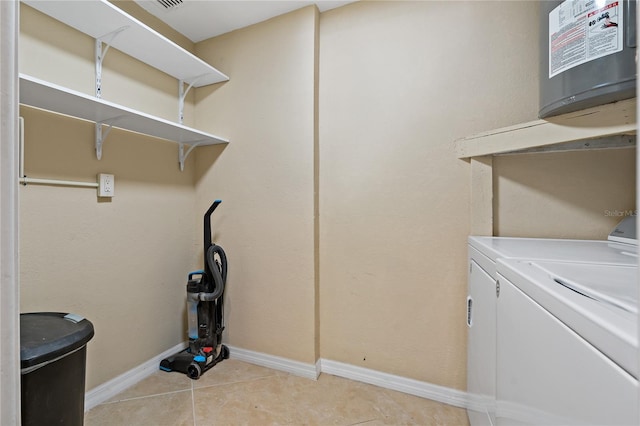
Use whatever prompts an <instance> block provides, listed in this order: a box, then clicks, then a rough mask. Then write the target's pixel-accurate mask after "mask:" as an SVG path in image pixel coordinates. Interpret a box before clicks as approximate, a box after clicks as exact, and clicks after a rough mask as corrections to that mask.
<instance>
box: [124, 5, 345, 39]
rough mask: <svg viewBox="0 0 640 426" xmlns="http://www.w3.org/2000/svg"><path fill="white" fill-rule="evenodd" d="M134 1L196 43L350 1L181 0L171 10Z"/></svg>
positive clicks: (323, 9) (321, 10)
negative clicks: (306, 9) (305, 9)
mask: <svg viewBox="0 0 640 426" xmlns="http://www.w3.org/2000/svg"><path fill="white" fill-rule="evenodd" d="M135 1H136V3H138V4H139V5H140V6H142V7H143V8H144V9H146V10H147V11H148V12H149V13H151V14H153V15H155V16H156V17H158V18H159V19H160V20H162V21H163V22H165V23H167V24H168V25H169V26H171V27H172V28H174V29H175V30H176V31H178V32H179V33H181V34H183V35H185V36H186V37H188V38H189V39H190V40H191V41H193V42H194V43H197V42H199V41H202V40H206V39H208V38H211V37H214V36H217V35H220V34H224V33H227V32H229V31H233V30H235V29H238V28H243V27H246V26H249V25H252V24H255V23H258V22H262V21H265V20H267V19H269V18H273V17H274V16H278V15H282V14H283V13H287V12H291V11H292V10H296V9H299V8H301V7H304V6H308V5H310V4H314V3H315V4H316V5H317V6H318V9H320V12H324V11H325V10H329V9H333V8H336V7H339V6H343V5H345V4H347V3H351V2H352V1H353V0H351V1H333V0H316V1H305V0H280V1H273V0H182V4H180V5H179V6H177V7H172V8H170V9H166V8H165V7H164V6H162V5H161V4H160V3H159V2H158V0H135ZM169 1H171V0H169ZM165 2H166V0H165ZM178 2H179V0H178Z"/></svg>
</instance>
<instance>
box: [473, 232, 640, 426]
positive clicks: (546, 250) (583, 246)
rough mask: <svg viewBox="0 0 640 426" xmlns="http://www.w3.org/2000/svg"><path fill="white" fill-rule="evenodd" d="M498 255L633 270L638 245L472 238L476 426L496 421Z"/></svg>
mask: <svg viewBox="0 0 640 426" xmlns="http://www.w3.org/2000/svg"><path fill="white" fill-rule="evenodd" d="M499 259H523V260H534V259H537V260H549V261H570V262H575V263H577V264H589V263H595V264H602V265H620V266H627V267H632V268H635V267H636V264H637V247H636V246H634V245H629V244H621V243H615V242H608V241H585V240H562V239H539V238H501V237H469V286H468V297H467V325H468V327H469V328H468V357H467V391H468V394H469V410H468V413H469V419H470V422H471V424H472V425H473V426H476V425H485V424H489V425H490V424H496V423H498V420H499V417H500V414H501V413H499V412H498V404H497V399H496V396H497V394H498V392H497V378H498V368H499V367H501V366H499V365H498V364H497V350H498V338H497V331H498V322H499V318H498V312H497V300H498V298H497V287H498V285H497V284H498V273H497V267H498V261H499Z"/></svg>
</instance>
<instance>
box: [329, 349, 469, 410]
mask: <svg viewBox="0 0 640 426" xmlns="http://www.w3.org/2000/svg"><path fill="white" fill-rule="evenodd" d="M320 371H322V372H323V373H327V374H332V375H334V376H340V377H344V378H345V379H350V380H356V381H358V382H364V383H369V384H371V385H375V386H380V387H383V388H386V389H391V390H395V391H399V392H404V393H408V394H410V395H415V396H420V397H422V398H428V399H431V400H433V401H438V402H443V403H445V404H449V405H453V406H456V407H462V408H468V401H469V399H468V396H467V392H464V391H460V390H457V389H452V388H448V387H444V386H439V385H434V384H433V383H428V382H421V381H419V380H414V379H409V378H406V377H402V376H396V375H393V374H388V373H382V372H380V371H376V370H370V369H368V368H362V367H358V366H355V365H350V364H345V363H342V362H337V361H331V360H328V359H320Z"/></svg>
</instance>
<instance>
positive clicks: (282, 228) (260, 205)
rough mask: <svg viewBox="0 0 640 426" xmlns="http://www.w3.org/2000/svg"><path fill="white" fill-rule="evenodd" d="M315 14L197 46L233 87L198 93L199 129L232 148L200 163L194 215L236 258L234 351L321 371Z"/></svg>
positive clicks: (231, 321) (212, 152) (205, 155)
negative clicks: (209, 216)
mask: <svg viewBox="0 0 640 426" xmlns="http://www.w3.org/2000/svg"><path fill="white" fill-rule="evenodd" d="M317 15H318V12H317V9H316V8H315V7H314V6H311V7H307V8H304V9H300V10H298V11H296V12H292V13H290V14H287V15H284V16H281V17H278V18H274V19H272V20H270V21H267V22H264V23H261V24H257V25H254V26H251V27H248V28H246V29H242V30H237V31H234V32H231V33H228V34H226V35H222V36H220V37H216V38H213V39H210V40H207V41H204V42H201V43H198V44H197V46H196V52H197V54H198V56H200V57H201V58H203V59H204V60H205V61H207V62H210V63H214V64H216V67H218V68H219V69H220V70H221V71H222V72H224V73H225V74H227V75H230V76H231V75H232V76H233V77H232V78H231V80H230V81H229V82H226V83H222V84H219V85H217V86H212V87H205V88H199V89H197V91H196V124H197V126H198V128H201V129H203V130H205V131H213V129H217V131H218V132H219V134H221V135H224V136H226V137H228V138H229V139H230V140H231V141H232V142H231V143H230V144H229V145H228V146H226V147H206V148H200V149H199V150H198V153H197V183H196V199H197V201H196V206H197V208H196V211H198V212H201V213H204V211H205V210H206V208H207V206H208V205H209V204H210V203H211V202H212V200H214V199H216V198H221V199H222V200H223V203H222V205H221V206H220V207H219V208H218V210H217V211H216V213H215V214H214V217H213V228H214V232H215V233H216V238H217V240H218V242H219V243H220V244H221V245H222V246H223V247H224V248H225V250H226V251H227V253H228V257H229V268H230V269H229V280H228V293H227V299H226V302H225V303H226V307H225V309H226V311H227V317H228V324H227V335H226V336H225V337H226V338H227V339H228V340H227V341H228V343H229V344H230V345H233V346H237V347H241V348H245V349H249V350H253V351H258V352H265V353H268V354H272V355H278V356H282V357H285V358H289V359H293V360H296V361H302V362H306V363H314V362H315V361H316V343H315V340H316V332H315V328H316V321H315V309H316V303H317V300H316V294H315V293H316V290H315V287H316V280H315V271H314V126H315V123H314V105H315V100H314V70H315V63H316V54H315V49H314V46H315V39H316V30H317V25H316V21H317Z"/></svg>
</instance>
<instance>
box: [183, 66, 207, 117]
mask: <svg viewBox="0 0 640 426" xmlns="http://www.w3.org/2000/svg"><path fill="white" fill-rule="evenodd" d="M206 75H207V74H202V75H199V76H197V77H195V78H194V79H193V81H192V82H191V83H190V84H189V85H188V86H187V88H186V89H185V88H184V84H185V82H184V80H179V81H178V123H180V124H183V122H184V100H185V99H186V97H187V93H189V90H191V88H192V87H193V85H194V84H196V83H197V82H198V80H200V79H201V78H202V77H204V76H206Z"/></svg>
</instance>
